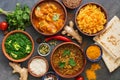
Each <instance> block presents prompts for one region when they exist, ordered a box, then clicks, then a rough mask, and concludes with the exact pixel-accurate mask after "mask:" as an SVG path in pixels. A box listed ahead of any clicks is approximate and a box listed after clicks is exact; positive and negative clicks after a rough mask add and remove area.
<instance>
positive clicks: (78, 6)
mask: <svg viewBox="0 0 120 80" xmlns="http://www.w3.org/2000/svg"><path fill="white" fill-rule="evenodd" d="M62 2H63V4H64V5H65V6H66V7H67V8H69V9H75V8H78V7H79V6H80V4H81V3H82V0H80V1H79V5H77V6H76V7H70V6H68V5H66V4H65V2H64V1H63V0H62Z"/></svg>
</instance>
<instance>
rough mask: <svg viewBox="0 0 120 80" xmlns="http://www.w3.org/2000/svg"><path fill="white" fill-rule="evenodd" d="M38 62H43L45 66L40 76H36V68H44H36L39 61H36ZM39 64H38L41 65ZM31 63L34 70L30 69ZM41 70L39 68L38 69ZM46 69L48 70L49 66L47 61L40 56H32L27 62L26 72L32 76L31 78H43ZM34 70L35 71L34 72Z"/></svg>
mask: <svg viewBox="0 0 120 80" xmlns="http://www.w3.org/2000/svg"><path fill="white" fill-rule="evenodd" d="M35 60H37V61H36V62H35ZM38 60H41V62H43V61H44V62H45V66H46V69H45V72H41V73H40V74H38V73H37V74H36V72H39V71H36V70H37V69H38V68H40V67H41V66H42V67H43V68H45V67H44V66H43V64H42V65H41V66H40V65H39V66H38V65H37V64H38V62H40V61H38ZM33 61H34V63H35V64H33ZM41 62H40V63H41ZM31 63H32V67H33V68H34V67H36V69H35V68H34V69H31ZM40 69H41V68H40ZM48 69H49V64H48V61H47V59H46V58H44V57H42V56H34V57H33V58H32V59H30V60H29V61H28V72H29V73H30V74H31V75H32V76H34V77H42V76H44V75H45V74H46V73H47V71H48ZM34 70H35V71H34ZM41 70H43V69H41Z"/></svg>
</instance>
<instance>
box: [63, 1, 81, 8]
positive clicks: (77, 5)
mask: <svg viewBox="0 0 120 80" xmlns="http://www.w3.org/2000/svg"><path fill="white" fill-rule="evenodd" d="M68 1H69V0H62V2H63V4H64V5H65V6H66V7H67V8H69V9H75V8H77V7H79V6H80V4H81V2H82V0H79V1H78V2H75V1H76V0H73V1H74V2H72V1H71V0H70V1H69V2H68Z"/></svg>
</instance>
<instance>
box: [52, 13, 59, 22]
mask: <svg viewBox="0 0 120 80" xmlns="http://www.w3.org/2000/svg"><path fill="white" fill-rule="evenodd" d="M59 18H60V14H57V13H55V14H54V15H53V18H52V19H53V20H54V21H57V20H58V19H59Z"/></svg>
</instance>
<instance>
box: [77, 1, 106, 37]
mask: <svg viewBox="0 0 120 80" xmlns="http://www.w3.org/2000/svg"><path fill="white" fill-rule="evenodd" d="M89 4H92V5H96V6H97V7H99V8H100V9H101V12H103V13H104V15H105V19H106V23H105V24H104V25H103V26H104V28H103V29H102V30H100V31H97V32H96V33H92V34H89V33H86V32H84V31H82V30H81V29H80V28H79V26H78V22H77V16H78V14H79V11H80V10H81V9H82V8H83V7H85V6H87V5H89ZM75 24H76V26H77V28H78V30H79V31H80V32H81V33H83V34H84V35H87V36H96V35H99V34H101V33H102V32H103V31H104V30H105V28H106V24H107V13H106V10H105V9H104V8H103V7H102V6H101V5H100V4H98V3H94V2H89V3H86V4H84V5H83V6H81V7H79V8H78V10H77V11H76V14H75Z"/></svg>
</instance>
